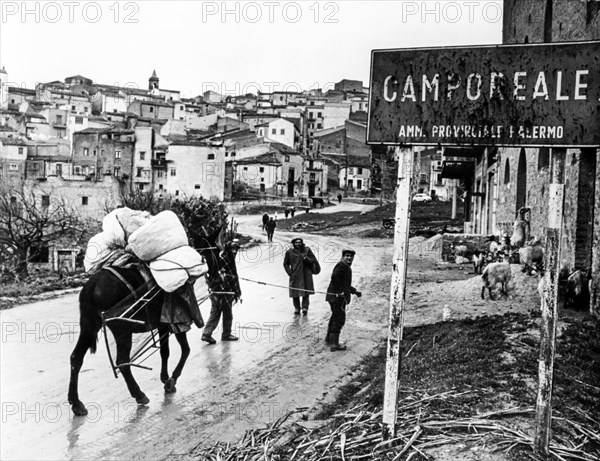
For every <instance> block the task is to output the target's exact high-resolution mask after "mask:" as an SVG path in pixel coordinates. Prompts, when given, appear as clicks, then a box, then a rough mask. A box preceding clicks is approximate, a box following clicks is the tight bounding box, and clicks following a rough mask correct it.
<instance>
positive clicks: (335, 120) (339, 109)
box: [323, 102, 352, 130]
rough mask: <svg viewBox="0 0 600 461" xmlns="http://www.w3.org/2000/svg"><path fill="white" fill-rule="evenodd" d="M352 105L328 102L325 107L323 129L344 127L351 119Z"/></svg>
mask: <svg viewBox="0 0 600 461" xmlns="http://www.w3.org/2000/svg"><path fill="white" fill-rule="evenodd" d="M351 107H352V104H351V103H348V102H326V103H325V104H324V105H323V129H324V130H326V129H327V128H335V127H336V126H343V125H344V123H346V120H348V119H349V118H350V108H351Z"/></svg>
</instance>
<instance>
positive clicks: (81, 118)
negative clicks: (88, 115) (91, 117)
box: [75, 117, 83, 125]
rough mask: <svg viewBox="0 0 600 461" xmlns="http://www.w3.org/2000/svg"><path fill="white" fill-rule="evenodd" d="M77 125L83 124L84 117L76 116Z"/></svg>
mask: <svg viewBox="0 0 600 461" xmlns="http://www.w3.org/2000/svg"><path fill="white" fill-rule="evenodd" d="M75 124H76V125H83V117H75Z"/></svg>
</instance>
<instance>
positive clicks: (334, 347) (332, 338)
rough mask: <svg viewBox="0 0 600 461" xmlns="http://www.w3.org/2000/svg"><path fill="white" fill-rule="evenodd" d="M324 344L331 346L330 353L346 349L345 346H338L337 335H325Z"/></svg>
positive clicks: (338, 339) (338, 337)
mask: <svg viewBox="0 0 600 461" xmlns="http://www.w3.org/2000/svg"><path fill="white" fill-rule="evenodd" d="M325 344H328V345H330V346H331V348H330V350H331V352H335V351H345V350H346V349H347V348H346V345H345V344H340V334H339V333H327V336H326V337H325Z"/></svg>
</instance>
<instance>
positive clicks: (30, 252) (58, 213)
mask: <svg viewBox="0 0 600 461" xmlns="http://www.w3.org/2000/svg"><path fill="white" fill-rule="evenodd" d="M84 233H85V231H84V230H83V226H82V223H81V221H80V219H79V218H78V214H77V212H76V211H75V209H74V208H73V207H72V206H71V205H70V204H69V202H68V201H67V200H65V199H64V197H62V196H60V195H59V194H56V193H54V192H52V191H47V190H44V189H42V188H41V187H40V186H39V185H37V184H29V183H26V182H25V181H18V182H12V183H8V182H7V181H3V183H2V184H1V185H0V246H4V247H5V248H8V249H10V250H11V251H12V254H13V255H14V261H15V267H14V268H13V270H14V272H15V274H16V275H18V276H23V275H25V276H26V275H27V265H28V262H29V260H30V259H31V258H32V257H34V256H36V252H38V251H39V249H40V248H43V247H47V246H48V245H49V244H50V243H53V242H56V241H59V240H63V239H69V238H78V237H81V236H82V234H84Z"/></svg>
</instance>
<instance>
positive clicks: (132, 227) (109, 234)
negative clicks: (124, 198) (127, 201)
mask: <svg viewBox="0 0 600 461" xmlns="http://www.w3.org/2000/svg"><path fill="white" fill-rule="evenodd" d="M150 218H152V215H151V214H150V213H148V212H147V211H138V210H132V209H131V208H127V207H123V208H116V209H114V210H113V211H111V212H110V213H109V214H107V215H106V216H105V217H104V219H103V220H102V232H103V233H104V235H105V237H106V239H107V240H108V242H109V243H110V244H112V245H114V246H118V247H122V248H125V246H126V245H127V240H128V239H129V236H130V235H131V234H133V233H134V232H135V231H136V230H138V229H139V228H140V227H142V226H143V225H144V224H146V223H147V222H148V221H150Z"/></svg>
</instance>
